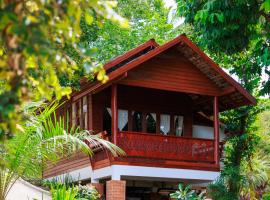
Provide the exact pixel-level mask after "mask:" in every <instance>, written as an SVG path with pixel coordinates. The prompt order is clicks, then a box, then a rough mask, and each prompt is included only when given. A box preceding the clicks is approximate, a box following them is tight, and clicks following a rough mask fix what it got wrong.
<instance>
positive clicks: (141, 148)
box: [117, 132, 214, 163]
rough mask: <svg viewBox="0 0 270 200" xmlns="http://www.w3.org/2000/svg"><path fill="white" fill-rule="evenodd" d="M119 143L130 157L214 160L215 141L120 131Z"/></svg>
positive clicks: (207, 161) (202, 161)
mask: <svg viewBox="0 0 270 200" xmlns="http://www.w3.org/2000/svg"><path fill="white" fill-rule="evenodd" d="M117 145H118V146H119V147H120V148H122V149H123V150H124V151H125V152H126V154H127V156H128V157H143V158H152V159H165V160H175V161H188V162H200V163H213V162H214V141H213V140H209V139H199V138H186V137H177V136H165V135H157V134H146V133H138V132H119V133H118V134H117Z"/></svg>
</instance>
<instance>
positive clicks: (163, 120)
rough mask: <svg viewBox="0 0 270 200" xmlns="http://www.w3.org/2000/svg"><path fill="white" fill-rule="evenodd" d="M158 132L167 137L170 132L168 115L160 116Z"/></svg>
mask: <svg viewBox="0 0 270 200" xmlns="http://www.w3.org/2000/svg"><path fill="white" fill-rule="evenodd" d="M160 130H161V132H162V133H163V134H164V135H168V133H169V131H170V115H164V114H161V115H160Z"/></svg>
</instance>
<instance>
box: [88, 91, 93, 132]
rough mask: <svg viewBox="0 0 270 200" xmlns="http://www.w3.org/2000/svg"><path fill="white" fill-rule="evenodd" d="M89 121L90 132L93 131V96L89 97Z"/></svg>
mask: <svg viewBox="0 0 270 200" xmlns="http://www.w3.org/2000/svg"><path fill="white" fill-rule="evenodd" d="M87 114H88V117H87V120H88V126H87V128H88V130H91V131H92V130H93V95H92V94H89V95H88V96H87Z"/></svg>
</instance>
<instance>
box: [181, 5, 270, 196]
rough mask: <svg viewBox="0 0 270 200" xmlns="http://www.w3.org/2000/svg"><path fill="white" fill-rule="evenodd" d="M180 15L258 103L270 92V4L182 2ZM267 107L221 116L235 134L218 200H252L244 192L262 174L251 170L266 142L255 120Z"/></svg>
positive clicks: (217, 189) (217, 190)
mask: <svg viewBox="0 0 270 200" xmlns="http://www.w3.org/2000/svg"><path fill="white" fill-rule="evenodd" d="M178 11H179V14H180V15H181V16H183V17H185V23H186V25H189V26H191V27H192V28H191V29H190V30H191V32H189V33H188V34H191V35H192V36H193V37H195V38H196V42H197V43H198V44H199V45H200V46H201V47H202V48H203V49H204V51H206V52H207V53H208V54H209V55H210V56H211V57H212V58H213V59H214V60H215V61H216V62H217V63H219V64H220V66H221V67H223V68H227V69H228V70H229V71H230V73H231V74H234V75H236V77H237V79H238V81H239V82H240V83H241V84H242V86H243V87H245V88H246V89H247V90H248V91H249V92H250V93H251V94H253V95H255V96H256V97H257V98H260V96H261V95H264V94H268V93H269V92H270V90H269V82H270V81H269V80H263V79H262V74H263V73H266V74H269V63H270V54H269V52H270V51H269V50H270V48H269V29H268V28H269V11H270V10H269V1H268V0H266V1H253V0H252V1H231V0H225V1H212V0H203V1H197V0H194V1H180V0H179V1H178ZM261 86H263V87H261ZM266 108H267V107H266V106H265V105H264V104H263V103H259V105H258V106H255V107H253V106H244V107H242V108H239V109H235V110H231V111H227V112H224V113H222V116H221V117H222V120H223V121H224V122H225V124H226V126H227V130H228V131H229V132H230V133H232V135H231V137H229V138H228V140H227V141H226V147H225V154H224V158H223V160H224V169H223V170H222V172H221V177H220V179H219V180H218V181H217V182H216V183H215V184H212V185H211V186H210V189H211V191H212V197H213V198H214V199H238V198H239V197H240V196H242V198H246V197H245V195H250V191H245V190H246V189H247V188H250V189H252V188H251V186H250V185H251V181H250V180H251V179H249V177H251V176H249V175H250V174H252V173H253V174H256V171H258V170H254V169H253V167H252V166H253V164H254V163H256V162H255V161H256V160H255V159H257V158H258V157H257V158H256V156H257V154H258V146H259V143H260V142H261V140H260V136H259V135H258V134H257V133H256V130H257V129H256V127H254V121H255V119H256V115H257V114H258V113H260V112H262V111H263V110H264V109H266ZM263 170H264V169H262V171H263ZM257 174H258V173H257ZM254 190H256V188H254V187H253V191H254ZM255 192H256V191H255Z"/></svg>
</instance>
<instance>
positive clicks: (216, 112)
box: [213, 96, 219, 165]
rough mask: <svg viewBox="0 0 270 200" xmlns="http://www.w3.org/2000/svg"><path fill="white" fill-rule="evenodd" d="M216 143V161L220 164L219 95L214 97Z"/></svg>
mask: <svg viewBox="0 0 270 200" xmlns="http://www.w3.org/2000/svg"><path fill="white" fill-rule="evenodd" d="M213 110H214V142H215V143H214V144H215V148H214V149H215V151H214V152H215V153H214V155H215V163H216V164H217V165H219V116H218V97H217V96H215V97H214V105H213Z"/></svg>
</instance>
